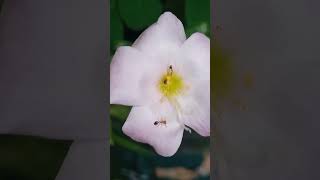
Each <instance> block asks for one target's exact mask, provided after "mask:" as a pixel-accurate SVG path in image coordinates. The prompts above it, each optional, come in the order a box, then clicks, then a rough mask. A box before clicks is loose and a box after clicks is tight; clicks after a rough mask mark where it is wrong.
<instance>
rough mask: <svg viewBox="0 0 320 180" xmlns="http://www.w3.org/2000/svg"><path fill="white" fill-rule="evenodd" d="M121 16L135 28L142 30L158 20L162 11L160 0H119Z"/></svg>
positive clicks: (130, 26)
mask: <svg viewBox="0 0 320 180" xmlns="http://www.w3.org/2000/svg"><path fill="white" fill-rule="evenodd" d="M118 7H119V12H120V16H121V18H122V19H123V20H124V22H125V24H126V25H127V26H128V27H129V28H131V29H133V30H142V29H144V28H146V27H147V26H149V25H151V24H153V23H154V22H156V20H157V19H158V17H159V16H160V13H161V11H162V5H161V2H160V0H118Z"/></svg>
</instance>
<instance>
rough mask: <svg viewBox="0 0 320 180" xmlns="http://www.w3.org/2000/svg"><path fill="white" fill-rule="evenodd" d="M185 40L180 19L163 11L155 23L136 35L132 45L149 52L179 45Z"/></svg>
mask: <svg viewBox="0 0 320 180" xmlns="http://www.w3.org/2000/svg"><path fill="white" fill-rule="evenodd" d="M185 40H186V35H185V32H184V28H183V24H182V23H181V21H180V20H179V19H178V18H177V17H176V16H175V15H173V14H172V13H171V12H165V13H163V14H162V15H161V16H160V17H159V19H158V21H157V22H156V23H155V24H153V25H151V26H150V27H149V28H147V29H146V30H145V31H144V32H143V33H142V34H141V35H140V36H139V37H138V39H137V40H136V41H135V42H134V44H133V45H132V46H133V47H135V48H137V49H139V50H141V51H144V52H145V53H148V54H151V53H156V52H158V51H162V50H164V49H165V50H168V49H169V50H170V49H172V48H173V47H179V46H180V45H182V44H183V42H184V41H185Z"/></svg>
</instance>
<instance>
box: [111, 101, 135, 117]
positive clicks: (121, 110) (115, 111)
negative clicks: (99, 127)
mask: <svg viewBox="0 0 320 180" xmlns="http://www.w3.org/2000/svg"><path fill="white" fill-rule="evenodd" d="M130 110H131V107H130V106H122V105H111V108H110V116H111V117H112V118H115V119H118V120H122V121H125V120H126V119H127V117H128V115H129V112H130Z"/></svg>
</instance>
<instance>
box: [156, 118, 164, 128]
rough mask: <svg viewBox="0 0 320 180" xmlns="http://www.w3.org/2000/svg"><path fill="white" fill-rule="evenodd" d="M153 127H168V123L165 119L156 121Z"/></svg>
mask: <svg viewBox="0 0 320 180" xmlns="http://www.w3.org/2000/svg"><path fill="white" fill-rule="evenodd" d="M153 125H155V126H159V125H164V126H166V127H167V121H166V120H165V119H164V118H161V119H160V121H155V122H154V123H153Z"/></svg>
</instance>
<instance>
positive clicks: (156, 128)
mask: <svg viewBox="0 0 320 180" xmlns="http://www.w3.org/2000/svg"><path fill="white" fill-rule="evenodd" d="M160 106H161V107H160ZM160 106H158V108H160V111H159V109H158V111H157V112H160V114H157V113H156V112H155V111H153V108H152V107H150V106H142V107H133V108H132V110H131V112H130V114H129V116H128V119H127V121H126V122H125V124H124V125H123V127H122V131H123V132H124V133H125V134H126V135H128V136H130V137H131V138H132V139H134V140H136V141H138V142H142V143H148V144H150V145H151V146H153V148H154V149H155V151H156V152H157V153H158V154H160V155H162V156H167V157H168V156H172V155H173V154H175V153H176V152H177V150H178V148H179V146H180V144H181V140H182V136H183V126H182V125H181V124H180V123H178V122H177V120H176V119H175V118H176V116H175V115H173V113H174V112H173V109H172V108H171V107H168V106H167V104H166V105H160ZM166 106H167V107H166ZM161 112H162V113H163V115H165V114H166V115H167V116H166V117H168V118H166V120H167V121H166V122H167V124H166V125H162V124H160V125H154V122H155V121H159V120H160V117H161V116H162V115H161ZM165 112H167V113H165Z"/></svg>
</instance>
